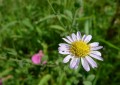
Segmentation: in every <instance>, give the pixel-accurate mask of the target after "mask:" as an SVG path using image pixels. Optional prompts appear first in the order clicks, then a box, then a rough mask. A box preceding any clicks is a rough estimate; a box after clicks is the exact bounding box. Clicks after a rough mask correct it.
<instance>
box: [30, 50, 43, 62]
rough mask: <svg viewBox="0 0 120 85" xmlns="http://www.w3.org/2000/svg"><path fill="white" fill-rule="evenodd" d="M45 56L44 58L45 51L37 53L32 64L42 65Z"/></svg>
mask: <svg viewBox="0 0 120 85" xmlns="http://www.w3.org/2000/svg"><path fill="white" fill-rule="evenodd" d="M43 56H44V54H43V51H42V50H40V51H39V53H36V54H34V55H33V56H32V62H33V63H34V64H40V63H41V59H42V57H43Z"/></svg>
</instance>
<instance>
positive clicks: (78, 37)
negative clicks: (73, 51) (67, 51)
mask: <svg viewBox="0 0 120 85" xmlns="http://www.w3.org/2000/svg"><path fill="white" fill-rule="evenodd" d="M77 40H81V33H80V32H79V31H78V32H77Z"/></svg>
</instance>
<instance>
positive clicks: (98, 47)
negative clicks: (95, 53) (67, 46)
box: [90, 46, 103, 50]
mask: <svg viewBox="0 0 120 85" xmlns="http://www.w3.org/2000/svg"><path fill="white" fill-rule="evenodd" d="M102 48H103V46H97V47H91V48H90V49H91V50H99V49H102Z"/></svg>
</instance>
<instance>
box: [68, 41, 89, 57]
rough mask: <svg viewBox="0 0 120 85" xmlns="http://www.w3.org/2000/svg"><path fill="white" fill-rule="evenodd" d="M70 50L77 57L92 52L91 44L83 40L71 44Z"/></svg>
mask: <svg viewBox="0 0 120 85" xmlns="http://www.w3.org/2000/svg"><path fill="white" fill-rule="evenodd" d="M70 52H71V53H72V54H73V55H74V56H76V57H85V56H87V55H88V54H89V52H90V46H89V45H87V43H85V42H83V41H81V40H80V41H75V42H73V43H72V44H71V46H70Z"/></svg>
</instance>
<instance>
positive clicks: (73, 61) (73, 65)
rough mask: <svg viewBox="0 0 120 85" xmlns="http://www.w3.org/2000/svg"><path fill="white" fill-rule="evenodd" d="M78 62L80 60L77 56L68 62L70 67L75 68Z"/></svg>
mask: <svg viewBox="0 0 120 85" xmlns="http://www.w3.org/2000/svg"><path fill="white" fill-rule="evenodd" d="M79 62H80V59H79V58H72V60H71V62H70V68H72V69H77V67H78V64H79Z"/></svg>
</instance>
